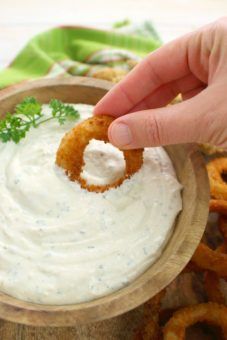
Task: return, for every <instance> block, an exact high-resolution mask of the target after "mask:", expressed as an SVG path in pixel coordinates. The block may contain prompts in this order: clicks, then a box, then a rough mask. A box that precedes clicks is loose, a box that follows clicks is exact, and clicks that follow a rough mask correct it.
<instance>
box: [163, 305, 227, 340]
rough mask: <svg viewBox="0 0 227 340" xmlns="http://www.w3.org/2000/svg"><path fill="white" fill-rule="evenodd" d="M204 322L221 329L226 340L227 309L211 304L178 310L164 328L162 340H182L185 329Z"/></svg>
mask: <svg viewBox="0 0 227 340" xmlns="http://www.w3.org/2000/svg"><path fill="white" fill-rule="evenodd" d="M197 322H206V323H208V324H211V325H216V326H219V327H221V330H222V332H223V335H224V339H227V307H225V306H223V305H218V304H216V303H213V302H208V303H201V304H198V305H195V306H189V307H185V308H181V309H179V310H178V311H177V312H176V313H174V314H173V316H172V318H171V319H170V320H169V321H168V322H167V324H166V325H165V327H164V340H184V339H185V331H186V328H187V327H189V326H191V325H193V324H195V323H197Z"/></svg>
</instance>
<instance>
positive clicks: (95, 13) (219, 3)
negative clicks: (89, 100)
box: [0, 0, 227, 68]
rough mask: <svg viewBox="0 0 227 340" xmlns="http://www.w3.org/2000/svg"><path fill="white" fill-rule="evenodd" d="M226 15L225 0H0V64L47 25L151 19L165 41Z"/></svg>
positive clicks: (5, 63)
mask: <svg viewBox="0 0 227 340" xmlns="http://www.w3.org/2000/svg"><path fill="white" fill-rule="evenodd" d="M225 15H227V0H111V1H109V0H80V1H79V0H0V68H2V67H4V66H5V65H7V64H8V63H9V62H10V60H12V59H13V57H14V56H15V55H16V53H17V52H18V51H19V50H20V49H21V48H22V47H23V46H24V44H25V43H26V41H27V40H28V39H30V38H31V37H32V36H33V35H34V34H37V33H39V32H41V31H43V30H46V29H48V28H50V27H53V26H56V25H62V24H72V25H77V24H84V25H89V26H98V27H104V28H106V27H110V26H111V24H112V23H113V22H115V21H118V20H122V19H125V18H129V19H132V20H133V21H134V22H140V21H141V20H144V19H151V20H152V21H153V22H154V24H155V26H156V28H157V29H158V31H159V33H160V34H161V37H162V38H163V40H164V41H168V40H171V39H173V38H175V37H177V36H179V35H181V34H184V33H186V32H188V31H190V30H192V29H195V28H197V27H198V26H201V25H204V24H206V23H208V22H211V21H213V20H216V19H217V18H219V17H221V16H225Z"/></svg>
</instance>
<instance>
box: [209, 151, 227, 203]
mask: <svg viewBox="0 0 227 340" xmlns="http://www.w3.org/2000/svg"><path fill="white" fill-rule="evenodd" d="M207 171H208V176H209V181H210V193H211V197H213V198H215V199H221V200H227V183H226V182H225V181H224V179H223V178H222V175H223V174H226V173H227V158H226V157H221V158H215V159H213V160H212V161H210V162H209V163H208V164H207Z"/></svg>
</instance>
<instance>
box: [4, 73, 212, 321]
mask: <svg viewBox="0 0 227 340" xmlns="http://www.w3.org/2000/svg"><path fill="white" fill-rule="evenodd" d="M111 86H112V85H111V83H108V82H106V81H101V80H97V79H91V78H80V77H78V78H77V77H74V78H67V79H55V80H40V81H34V82H27V83H26V82H24V83H22V84H19V85H16V86H12V87H10V88H8V89H6V90H4V91H2V92H1V93H0V114H1V115H4V113H5V112H7V111H12V110H13V108H14V106H15V105H16V104H17V103H18V102H19V101H20V100H22V99H23V98H24V97H25V96H27V95H33V96H36V97H37V99H38V100H40V101H41V102H43V103H45V102H47V101H49V100H50V99H51V98H58V99H61V100H63V101H65V102H74V103H76V102H82V103H87V104H95V103H96V102H97V101H98V100H99V99H100V98H101V97H102V96H103V95H104V94H105V93H106V92H107V91H108V90H109V89H110V88H111ZM166 150H167V152H168V154H169V156H170V158H171V159H172V161H173V163H174V165H175V169H176V173H177V176H178V178H179V180H180V182H181V183H182V185H183V187H184V190H183V192H182V199H183V210H182V212H181V213H180V215H179V217H178V219H177V221H176V225H175V229H174V232H173V235H172V237H171V239H170V241H169V242H168V244H167V246H166V248H165V249H164V251H163V253H162V255H161V257H160V258H159V259H158V261H157V262H156V263H155V264H154V265H152V266H151V267H150V268H149V269H148V270H147V271H146V272H145V273H143V274H142V275H141V276H140V277H138V278H137V279H136V280H135V281H134V282H132V283H131V284H130V285H128V286H127V287H125V288H124V289H121V290H119V291H118V292H116V293H114V294H110V295H108V296H106V297H103V298H99V299H97V300H95V301H91V302H88V303H80V304H76V305H65V306H47V305H38V304H31V303H26V302H23V301H19V300H17V299H15V298H13V297H10V296H8V295H5V294H2V293H0V317H2V318H4V319H7V320H11V321H14V322H20V323H24V324H29V325H37V326H70V325H79V324H82V323H89V322H93V321H98V320H103V319H107V318H110V317H114V316H117V315H120V314H122V313H125V312H127V311H129V310H131V309H133V308H135V307H137V306H138V305H141V304H142V303H144V302H145V301H146V300H148V299H149V298H151V297H152V296H154V295H155V294H156V293H158V292H159V291H160V290H161V289H162V288H164V287H165V286H167V285H168V284H169V283H170V282H171V281H173V279H174V278H175V277H176V276H177V275H178V274H179V273H180V272H181V270H182V269H183V267H184V266H185V265H186V263H187V262H188V261H189V259H190V258H191V256H192V254H193V252H194V250H195V248H196V246H197V245H198V243H199V241H200V239H201V237H202V234H203V232H204V228H205V225H206V221H207V215H208V201H209V185H208V179H207V174H206V170H205V166H204V164H203V159H202V157H201V155H200V153H199V152H198V151H197V148H196V147H195V145H177V146H169V147H167V148H166Z"/></svg>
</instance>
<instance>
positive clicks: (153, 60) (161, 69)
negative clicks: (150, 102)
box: [94, 33, 198, 117]
mask: <svg viewBox="0 0 227 340" xmlns="http://www.w3.org/2000/svg"><path fill="white" fill-rule="evenodd" d="M192 35H193V38H194V35H195V33H194V34H188V35H185V36H184V37H182V38H179V39H177V40H174V41H172V42H170V43H168V44H166V45H164V46H163V47H160V48H159V49H157V50H156V51H154V52H152V53H151V54H149V55H148V56H147V57H146V58H145V59H144V60H143V61H141V62H140V63H139V64H138V65H137V66H136V67H135V68H134V69H133V70H132V71H131V72H130V73H129V74H128V75H127V76H126V77H125V78H124V79H123V80H122V81H121V82H120V83H119V84H117V85H116V86H114V87H113V88H112V89H111V90H110V91H109V92H108V93H107V94H106V95H105V96H104V97H103V98H102V99H101V100H100V101H99V103H98V104H97V105H96V107H95V109H94V114H102V113H105V114H110V115H113V116H115V117H118V116H121V115H124V114H126V113H128V112H129V111H130V110H131V109H132V108H133V107H134V106H135V105H137V104H138V103H139V102H141V101H142V100H143V99H144V98H146V97H147V96H148V95H151V94H152V93H153V92H155V90H157V89H158V88H160V87H161V86H163V85H164V84H167V83H171V82H173V81H175V80H177V79H181V78H182V77H185V76H186V75H188V74H190V73H191V71H190V68H189V65H188V49H189V48H188V46H189V40H190V39H191V37H192ZM197 46H198V45H197Z"/></svg>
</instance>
